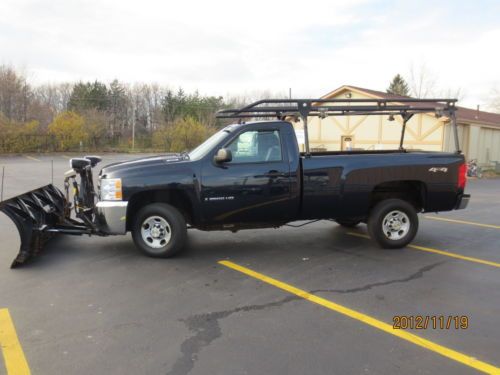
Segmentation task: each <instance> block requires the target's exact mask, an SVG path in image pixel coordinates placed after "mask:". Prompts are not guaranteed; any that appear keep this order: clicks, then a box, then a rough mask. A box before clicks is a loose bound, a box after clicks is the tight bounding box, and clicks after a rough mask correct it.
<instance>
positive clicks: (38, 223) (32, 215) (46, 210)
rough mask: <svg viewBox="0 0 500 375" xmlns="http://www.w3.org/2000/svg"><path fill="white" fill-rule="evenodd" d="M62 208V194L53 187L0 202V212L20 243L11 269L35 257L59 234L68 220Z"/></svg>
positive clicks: (46, 187)
mask: <svg viewBox="0 0 500 375" xmlns="http://www.w3.org/2000/svg"><path fill="white" fill-rule="evenodd" d="M66 208H67V203H66V199H65V197H64V194H63V193H62V192H61V191H60V190H59V189H58V188H56V187H55V186H53V185H46V186H43V187H40V188H38V189H35V190H32V191H30V192H28V193H25V194H21V195H18V196H17V197H14V198H10V199H7V200H5V201H2V202H0V211H2V212H3V213H5V214H6V215H7V216H8V217H9V218H10V219H11V220H12V221H13V222H14V224H15V225H16V227H17V230H18V231H19V237H20V240H21V248H20V250H19V254H18V255H17V257H16V258H15V259H14V261H13V262H12V265H11V268H16V267H18V266H20V265H22V264H24V263H25V262H26V261H27V260H28V259H30V258H31V257H33V256H34V255H36V254H37V253H38V252H39V251H40V250H41V249H42V247H43V245H44V244H45V243H46V242H47V240H48V239H50V238H51V237H52V236H53V235H54V233H56V232H59V230H58V228H60V226H61V225H64V224H65V223H67V220H68V219H67V217H66V216H67V210H66ZM69 220H71V219H69Z"/></svg>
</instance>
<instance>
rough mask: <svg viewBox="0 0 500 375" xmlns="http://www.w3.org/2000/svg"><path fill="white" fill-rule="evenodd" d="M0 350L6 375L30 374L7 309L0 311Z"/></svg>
mask: <svg viewBox="0 0 500 375" xmlns="http://www.w3.org/2000/svg"><path fill="white" fill-rule="evenodd" d="M0 348H1V351H2V354H3V359H4V363H5V367H6V369H7V374H8V375H29V374H31V372H30V369H29V367H28V362H26V357H25V356H24V352H23V348H22V347H21V344H20V343H19V339H18V338H17V333H16V329H15V328H14V323H13V322H12V318H11V316H10V313H9V310H8V309H0Z"/></svg>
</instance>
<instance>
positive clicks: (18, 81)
mask: <svg viewBox="0 0 500 375" xmlns="http://www.w3.org/2000/svg"><path fill="white" fill-rule="evenodd" d="M251 99H252V98H245V97H232V98H228V99H226V100H225V99H224V98H223V97H221V96H206V95H201V94H200V93H198V92H194V93H186V92H185V91H184V90H183V89H182V88H180V89H178V90H172V89H171V88H168V87H165V86H161V85H158V84H134V85H128V84H125V83H122V82H119V81H118V80H114V81H112V82H111V83H109V84H106V83H103V82H99V81H97V80H96V81H93V82H78V83H74V84H72V83H59V84H43V85H38V86H36V85H33V84H31V83H30V82H29V80H28V79H27V77H26V75H24V74H22V73H21V72H19V71H16V70H15V69H14V68H12V67H10V66H5V65H3V66H0V152H26V151H73V150H74V151H78V150H108V149H109V150H128V149H130V148H131V147H132V142H134V143H135V146H136V149H138V150H140V149H143V150H157V151H183V150H186V149H191V148H193V147H194V146H196V145H197V144H199V143H200V142H201V141H203V140H204V139H205V138H206V137H207V136H208V135H210V134H211V133H213V132H214V131H216V130H217V129H218V128H220V127H221V126H224V125H225V123H224V122H222V121H221V120H219V119H216V117H215V113H216V112H217V111H218V110H220V109H223V108H227V107H230V106H239V105H242V104H244V103H246V102H248V101H249V100H251Z"/></svg>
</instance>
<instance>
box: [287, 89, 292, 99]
mask: <svg viewBox="0 0 500 375" xmlns="http://www.w3.org/2000/svg"><path fill="white" fill-rule="evenodd" d="M288 99H292V88H291V87H290V88H289V89H288Z"/></svg>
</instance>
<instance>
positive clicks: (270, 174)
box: [264, 170, 285, 178]
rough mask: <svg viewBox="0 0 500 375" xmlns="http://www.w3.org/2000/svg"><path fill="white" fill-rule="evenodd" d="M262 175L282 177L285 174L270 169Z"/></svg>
mask: <svg viewBox="0 0 500 375" xmlns="http://www.w3.org/2000/svg"><path fill="white" fill-rule="evenodd" d="M264 176H266V177H270V178H276V177H284V176H285V174H284V173H282V172H279V171H276V170H272V171H269V172H267V173H266V174H265V175H264Z"/></svg>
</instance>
